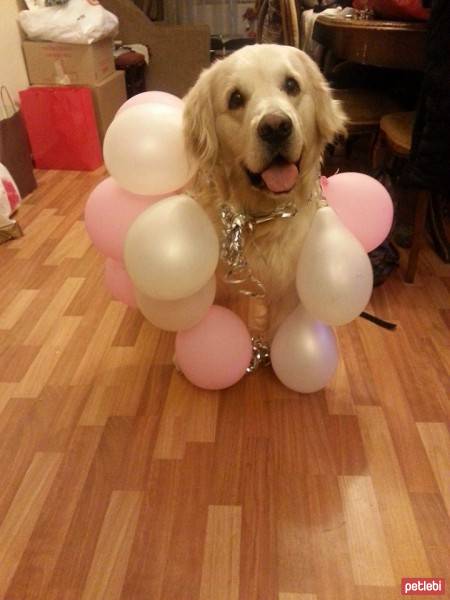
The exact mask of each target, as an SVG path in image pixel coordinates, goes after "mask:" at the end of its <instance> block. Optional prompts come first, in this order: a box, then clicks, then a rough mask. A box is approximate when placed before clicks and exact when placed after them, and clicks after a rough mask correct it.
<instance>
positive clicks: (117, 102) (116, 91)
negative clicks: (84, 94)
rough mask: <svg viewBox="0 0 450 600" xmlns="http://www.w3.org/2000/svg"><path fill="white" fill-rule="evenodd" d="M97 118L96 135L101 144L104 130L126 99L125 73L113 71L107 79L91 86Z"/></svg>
mask: <svg viewBox="0 0 450 600" xmlns="http://www.w3.org/2000/svg"><path fill="white" fill-rule="evenodd" d="M91 90H92V99H93V101H94V109H95V115H96V118H97V127H98V135H99V137H100V141H101V142H102V143H103V138H104V137H105V133H106V130H107V129H108V127H109V125H110V123H111V122H112V120H113V119H114V116H115V114H116V112H117V111H118V110H119V108H120V107H121V106H122V104H123V103H124V102H125V101H126V99H127V92H126V86H125V72H124V71H115V73H113V74H112V75H110V76H109V77H108V78H107V79H105V80H104V81H102V82H101V83H99V84H97V85H93V86H91Z"/></svg>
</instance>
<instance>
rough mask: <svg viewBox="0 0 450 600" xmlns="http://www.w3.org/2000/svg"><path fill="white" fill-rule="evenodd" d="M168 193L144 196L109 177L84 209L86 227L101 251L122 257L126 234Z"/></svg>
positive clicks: (113, 256) (112, 256) (106, 254)
mask: <svg viewBox="0 0 450 600" xmlns="http://www.w3.org/2000/svg"><path fill="white" fill-rule="evenodd" d="M164 197H165V196H140V195H138V194H132V193H131V192H127V191H126V190H123V189H122V188H120V187H119V186H118V185H117V183H116V182H115V181H114V179H112V177H108V179H105V180H104V181H102V182H101V183H99V184H98V185H97V187H96V188H95V189H94V191H93V192H91V195H90V196H89V198H88V200H87V203H86V207H85V209H84V220H85V226H86V230H87V232H88V235H89V237H90V238H91V241H92V243H93V244H94V246H95V247H96V248H97V250H98V251H99V252H101V253H102V254H104V255H105V256H109V257H111V258H113V259H114V260H118V261H121V260H122V254H123V245H124V242H125V237H126V234H127V232H128V229H129V228H130V226H131V224H132V223H133V221H134V220H135V219H136V217H138V216H139V215H140V214H141V213H142V212H143V211H144V210H145V209H146V208H148V207H149V206H150V205H151V204H153V203H155V202H157V201H158V200H161V198H164Z"/></svg>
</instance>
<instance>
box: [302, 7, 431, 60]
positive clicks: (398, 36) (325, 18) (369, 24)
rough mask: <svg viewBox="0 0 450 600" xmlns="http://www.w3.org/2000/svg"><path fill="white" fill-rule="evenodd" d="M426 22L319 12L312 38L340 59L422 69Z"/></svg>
mask: <svg viewBox="0 0 450 600" xmlns="http://www.w3.org/2000/svg"><path fill="white" fill-rule="evenodd" d="M426 31H427V25H426V23H406V22H403V21H380V20H377V19H373V20H357V19H351V18H346V17H339V16H336V17H335V16H330V15H320V16H319V17H317V20H316V23H315V25H314V31H313V38H314V40H315V41H316V42H319V43H320V44H322V45H323V46H326V47H327V48H328V49H329V50H332V51H333V53H334V54H335V55H336V56H337V57H338V58H341V59H344V60H350V61H352V62H357V63H361V64H364V65H374V66H377V67H390V68H397V69H410V70H421V69H422V68H423V65H424V60H425V41H426Z"/></svg>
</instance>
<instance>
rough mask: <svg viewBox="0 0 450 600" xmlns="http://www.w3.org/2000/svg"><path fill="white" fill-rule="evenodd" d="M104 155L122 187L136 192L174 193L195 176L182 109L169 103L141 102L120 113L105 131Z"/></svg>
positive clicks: (106, 163) (107, 165)
mask: <svg viewBox="0 0 450 600" xmlns="http://www.w3.org/2000/svg"><path fill="white" fill-rule="evenodd" d="M103 156H104V159H105V165H106V167H107V169H108V171H109V173H110V174H111V176H112V177H114V179H115V180H116V181H117V183H118V184H119V185H120V187H122V188H124V189H126V190H128V191H129V192H133V193H135V194H166V193H170V192H174V191H175V190H179V189H180V188H182V187H183V186H184V185H185V184H186V183H187V182H188V181H189V179H190V178H191V177H192V175H193V168H194V166H193V165H192V166H190V165H191V163H189V162H188V158H187V154H186V150H185V144H184V137H183V111H182V109H181V108H177V107H174V106H168V105H166V104H158V103H154V104H153V103H151V104H150V103H149V104H139V105H136V106H132V107H130V108H129V109H127V110H126V111H123V112H121V113H120V114H118V115H117V116H116V118H115V119H114V121H113V122H112V123H111V125H110V126H109V128H108V131H107V132H106V135H105V140H104V143H103Z"/></svg>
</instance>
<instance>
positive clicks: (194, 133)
mask: <svg viewBox="0 0 450 600" xmlns="http://www.w3.org/2000/svg"><path fill="white" fill-rule="evenodd" d="M211 76H212V69H207V70H205V71H203V73H202V74H201V75H200V77H199V78H198V80H197V83H196V84H195V85H194V87H193V88H192V89H191V90H190V91H189V92H188V94H187V95H186V97H185V98H184V102H185V108H184V137H185V141H186V148H187V151H188V153H189V154H190V155H191V156H194V157H195V158H196V159H197V160H198V161H199V162H200V166H201V167H203V168H206V169H210V168H212V167H213V166H214V164H215V161H216V158H217V136H216V130H215V123H214V111H213V105H212V100H211Z"/></svg>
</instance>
